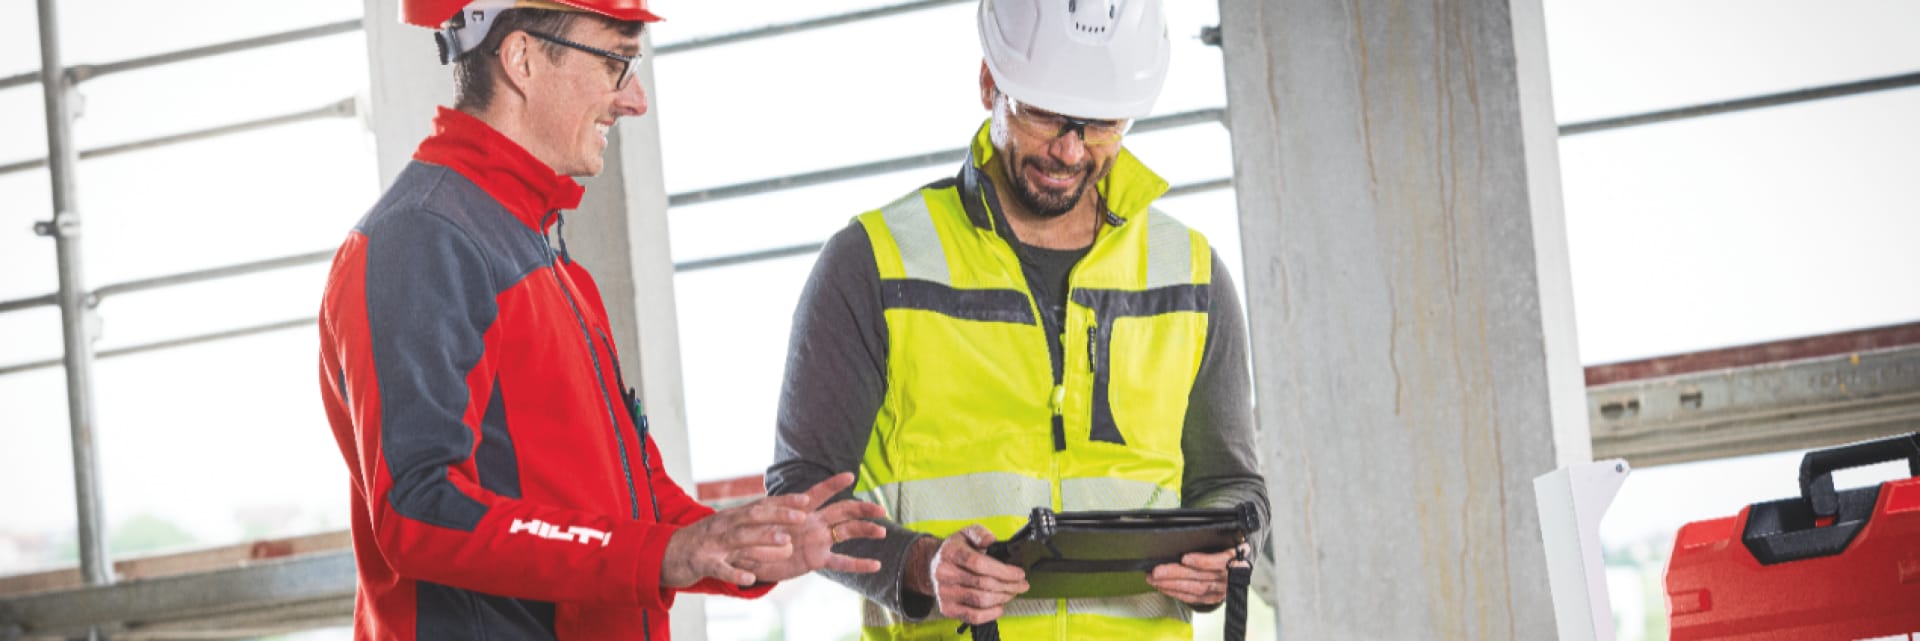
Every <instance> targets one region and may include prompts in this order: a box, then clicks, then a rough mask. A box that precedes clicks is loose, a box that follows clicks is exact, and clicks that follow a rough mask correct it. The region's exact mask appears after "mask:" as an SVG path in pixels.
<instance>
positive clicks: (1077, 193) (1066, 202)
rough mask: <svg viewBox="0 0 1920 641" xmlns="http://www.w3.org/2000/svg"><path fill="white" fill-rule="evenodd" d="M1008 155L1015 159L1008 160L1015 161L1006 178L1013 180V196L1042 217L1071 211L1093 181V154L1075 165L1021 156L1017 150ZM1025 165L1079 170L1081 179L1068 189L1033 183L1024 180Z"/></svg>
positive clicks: (1055, 170) (1046, 169)
mask: <svg viewBox="0 0 1920 641" xmlns="http://www.w3.org/2000/svg"><path fill="white" fill-rule="evenodd" d="M1009 151H1014V150H1009ZM1007 156H1008V157H1009V159H1012V160H1014V162H1013V163H1009V164H1017V165H1018V166H1014V167H1010V171H1008V172H1007V174H1008V175H1007V180H1008V181H1009V182H1011V183H1013V197H1014V198H1017V199H1019V200H1020V204H1021V206H1024V207H1026V209H1027V211H1028V212H1031V213H1033V215H1035V216H1039V217H1041V218H1059V217H1060V216H1061V215H1064V214H1066V213H1067V212H1069V211H1073V206H1074V205H1077V204H1080V197H1081V196H1082V195H1084V194H1086V193H1087V186H1088V185H1091V184H1093V181H1094V169H1095V167H1094V164H1093V159H1092V158H1088V159H1087V161H1086V162H1085V163H1082V164H1080V165H1078V166H1074V165H1068V164H1066V163H1062V162H1058V161H1055V160H1053V159H1051V158H1047V157H1045V156H1027V157H1025V158H1021V157H1020V154H1019V153H1018V152H1017V151H1014V153H1009V154H1007ZM1028 166H1031V167H1034V168H1036V169H1038V170H1040V171H1041V172H1042V173H1060V172H1062V171H1066V170H1074V171H1078V172H1079V173H1080V183H1079V184H1078V185H1075V186H1074V187H1073V188H1072V190H1070V191H1069V190H1052V189H1045V188H1042V187H1038V186H1035V185H1034V184H1033V183H1030V182H1027V172H1026V171H1025V169H1024V168H1025V167H1028Z"/></svg>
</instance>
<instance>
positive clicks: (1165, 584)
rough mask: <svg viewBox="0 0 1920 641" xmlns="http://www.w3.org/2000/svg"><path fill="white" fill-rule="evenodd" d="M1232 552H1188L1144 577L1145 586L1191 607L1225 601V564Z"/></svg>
mask: <svg viewBox="0 0 1920 641" xmlns="http://www.w3.org/2000/svg"><path fill="white" fill-rule="evenodd" d="M1233 553H1234V551H1233V550H1225V551H1221V552H1215V553H1213V554H1203V553H1200V552H1189V553H1187V555H1186V556H1182V557H1180V562H1179V563H1162V564H1160V565H1158V566H1155V567H1154V568H1153V571H1152V572H1148V573H1147V585H1150V586H1153V589H1155V590H1159V591H1160V593H1161V594H1165V595H1167V596H1170V597H1173V598H1175V599H1179V600H1180V601H1181V602H1183V603H1186V604H1187V605H1192V606H1204V605H1213V604H1215V603H1219V602H1221V601H1225V600H1227V563H1228V562H1231V561H1233Z"/></svg>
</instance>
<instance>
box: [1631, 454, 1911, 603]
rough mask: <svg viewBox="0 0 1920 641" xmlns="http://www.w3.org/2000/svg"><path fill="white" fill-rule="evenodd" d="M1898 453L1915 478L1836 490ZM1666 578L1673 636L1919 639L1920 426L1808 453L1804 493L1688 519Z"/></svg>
mask: <svg viewBox="0 0 1920 641" xmlns="http://www.w3.org/2000/svg"><path fill="white" fill-rule="evenodd" d="M1901 459H1905V460H1906V461H1907V467H1908V469H1909V471H1910V472H1911V473H1912V475H1913V476H1914V477H1916V478H1908V479H1905V480H1898V481H1889V482H1886V483H1882V484H1880V485H1878V486H1869V487H1862V488H1858V489H1851V490H1842V491H1838V492H1836V491H1834V488H1833V471H1834V470H1841V469H1846V468H1850V467H1858V466H1862V465H1871V464H1874V463H1883V462H1888V461H1898V460H1901ZM1666 583H1667V614H1668V624H1669V625H1670V626H1671V627H1670V628H1669V630H1670V639H1671V640H1672V641H1706V640H1712V641H1789V640H1790V641H1825V640H1833V641H1859V640H1862V639H1871V640H1875V641H1879V640H1883V639H1885V640H1894V639H1897V640H1900V641H1920V433H1916V434H1912V435H1908V436H1901V437H1896V438H1889V439H1883V440H1878V441H1868V442H1863V443H1856V444H1853V445H1847V446H1843V447H1838V448H1834V449H1830V450H1820V451H1816V452H1810V453H1808V454H1807V456H1806V458H1804V459H1802V460H1801V464H1800V496H1798V497H1795V498H1789V499H1782V500H1779V501H1770V502H1767V503H1757V504H1754V505H1749V506H1747V507H1746V509H1743V510H1741V511H1740V514H1738V515H1736V516H1732V517H1727V518H1720V519H1711V520H1706V521H1697V522H1694V523H1689V524H1687V525H1686V526H1685V527H1682V528H1680V533H1679V535H1678V536H1677V537H1676V538H1675V540H1674V544H1673V556H1672V558H1671V560H1670V561H1669V562H1668V564H1667V576H1666Z"/></svg>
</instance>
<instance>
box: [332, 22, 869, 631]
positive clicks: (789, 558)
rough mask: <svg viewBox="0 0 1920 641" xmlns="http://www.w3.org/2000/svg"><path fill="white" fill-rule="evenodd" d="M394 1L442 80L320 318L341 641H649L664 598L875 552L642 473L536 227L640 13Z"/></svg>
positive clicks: (808, 511)
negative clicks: (431, 37)
mask: <svg viewBox="0 0 1920 641" xmlns="http://www.w3.org/2000/svg"><path fill="white" fill-rule="evenodd" d="M563 2H564V4H563V3H556V2H550V1H546V0H471V1H469V0H403V1H402V2H401V8H402V9H401V11H402V14H403V15H402V18H403V19H404V20H405V21H406V22H408V23H410V24H416V25H421V26H428V27H435V28H438V29H439V31H438V33H437V34H436V37H437V38H438V39H439V42H440V48H441V56H442V62H450V63H452V64H453V65H454V70H455V87H456V103H455V108H453V109H446V108H442V109H441V110H440V112H439V115H438V117H436V118H435V120H434V133H433V135H432V136H431V137H429V138H427V139H426V140H425V141H424V142H422V143H421V144H420V147H419V149H418V150H416V151H415V153H414V162H413V163H411V164H409V165H408V166H407V167H406V169H404V170H403V171H402V172H401V173H400V175H399V177H398V178H397V179H395V181H394V184H393V186H392V187H390V188H389V189H388V190H387V192H386V194H385V195H383V196H382V197H381V199H380V201H379V203H377V204H375V205H374V207H373V209H372V210H371V211H369V212H368V213H367V215H366V217H365V218H364V219H362V220H361V221H360V223H359V224H358V225H357V226H355V228H354V230H353V232H352V233H351V234H349V235H348V237H347V240H346V241H345V243H343V244H342V245H341V247H340V250H339V252H338V254H336V255H335V257H334V262H333V270H332V273H331V274H330V276H329V277H328V282H327V288H326V294H325V298H324V300H323V301H322V303H321V312H320V338H321V350H320V352H321V353H320V379H321V386H322V394H323V396H324V400H325V404H326V410H327V416H328V420H329V421H330V422H331V423H332V425H333V431H334V436H335V438H336V440H337V441H338V442H339V445H340V453H341V455H342V456H343V457H344V458H345V459H346V462H347V466H348V468H349V472H350V473H351V476H352V480H353V483H352V508H353V515H352V517H353V543H354V554H355V557H356V561H357V564H358V568H359V592H358V595H357V598H356V603H355V608H354V609H355V626H354V627H355V630H354V636H355V637H356V638H357V639H400V640H412V639H422V640H424V639H477V638H488V639H585V638H591V639H648V640H650V641H665V640H666V639H667V634H668V633H667V630H668V627H667V610H668V607H669V606H670V605H672V603H673V599H674V595H675V594H677V593H678V592H680V591H682V590H691V591H696V592H707V593H715V594H728V595H733V596H744V597H755V596H759V595H761V594H765V593H766V592H767V590H768V589H770V587H771V586H770V584H771V583H772V582H774V581H780V580H783V579H787V578H791V577H795V576H798V575H801V574H804V573H806V572H811V571H813V570H817V569H821V568H830V569H833V570H836V571H851V572H872V571H874V570H877V569H878V568H879V564H878V562H876V561H872V560H865V559H854V558H850V557H845V556H840V555H836V554H833V553H832V552H831V551H830V548H831V546H832V545H833V544H834V543H836V542H839V541H844V540H847V539H849V538H877V537H880V536H883V535H884V532H883V531H882V530H881V529H880V527H879V526H878V525H875V524H873V523H870V522H868V521H866V520H865V519H870V518H876V517H880V516H883V512H882V511H881V509H880V508H879V507H878V506H875V505H873V504H870V503H862V502H858V501H842V502H839V503H835V504H833V505H831V506H827V507H825V508H822V507H821V506H822V504H824V503H825V502H826V501H827V499H828V498H830V497H831V496H833V495H834V494H836V493H838V492H841V491H843V490H845V489H846V488H847V487H848V486H850V485H851V484H852V475H851V474H841V475H839V476H836V477H834V478H832V479H829V480H827V481H825V482H822V483H820V484H819V485H816V486H814V487H813V488H812V489H811V490H810V491H808V492H806V493H804V494H800V495H793V496H783V497H774V498H767V499H762V500H760V501H756V502H754V503H752V504H748V505H745V506H740V507H735V508H731V509H728V510H723V511H720V512H715V511H714V510H712V509H710V508H707V507H705V506H702V505H700V504H699V503H697V502H695V501H694V500H693V499H691V498H689V497H688V496H687V494H686V492H684V491H683V490H681V488H680V487H679V486H678V485H676V484H675V483H674V482H673V480H672V479H670V478H668V477H667V476H666V475H665V474H664V473H662V472H660V471H658V470H657V469H656V468H657V467H658V463H657V461H659V459H660V452H659V450H658V449H657V448H655V447H654V444H653V441H652V439H650V438H648V436H647V424H646V418H645V416H644V414H642V413H641V411H640V405H639V403H638V402H637V400H636V398H635V394H634V392H633V391H632V390H631V389H629V388H627V387H626V385H625V383H624V382H623V381H621V379H620V364H619V355H618V354H616V353H615V351H614V347H613V339H612V336H611V333H610V331H609V329H608V322H607V313H606V309H605V307H604V306H603V305H602V303H601V300H600V294H599V291H598V289H597V288H596V287H595V285H594V283H593V279H592V277H591V276H589V275H588V274H587V271H586V270H585V269H584V268H582V267H581V266H580V265H578V264H576V263H574V262H573V261H572V260H571V259H569V258H568V256H567V254H566V252H565V249H564V247H565V245H564V244H563V245H562V249H561V250H560V251H558V252H556V251H555V250H554V249H553V247H552V246H551V245H550V244H549V243H548V241H547V238H548V236H547V230H548V229H549V228H551V227H552V226H553V225H554V224H555V223H556V222H557V221H558V220H559V218H560V212H561V210H565V209H572V208H574V207H575V206H577V205H578V204H579V202H580V196H581V191H582V190H581V187H580V185H579V184H578V183H576V182H574V180H573V179H572V178H571V176H590V175H594V174H597V173H599V171H600V169H601V157H600V154H601V152H602V151H603V150H604V149H605V147H606V135H607V132H608V130H609V129H610V128H611V127H612V126H613V123H614V121H615V120H617V119H619V118H620V117H623V116H638V115H640V114H643V113H646V110H647V103H646V96H645V95H644V94H643V93H642V90H641V88H640V86H639V83H638V82H637V81H635V80H634V78H633V67H634V62H635V58H637V57H638V54H639V51H640V39H639V36H640V32H641V29H642V28H643V27H644V25H645V23H646V22H651V21H654V20H657V19H658V18H656V17H655V16H654V15H653V14H652V13H649V12H648V11H647V9H646V6H645V5H646V2H645V0H563Z"/></svg>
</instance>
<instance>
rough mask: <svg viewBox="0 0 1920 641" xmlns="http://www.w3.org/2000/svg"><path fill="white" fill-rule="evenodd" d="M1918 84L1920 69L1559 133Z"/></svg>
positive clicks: (1592, 123) (1597, 123)
mask: <svg viewBox="0 0 1920 641" xmlns="http://www.w3.org/2000/svg"><path fill="white" fill-rule="evenodd" d="M1915 86H1920V72H1914V73H1908V74H1901V75H1897V76H1886V77H1882V78H1871V79H1867V80H1860V81H1856V82H1843V83H1840V84H1834V85H1823V86H1819V87H1810V88H1807V89H1797V90H1794V91H1783V92H1780V93H1771V94H1765V95H1760V96H1751V97H1747V98H1738V99H1734V100H1723V101H1720V102H1709V103H1704V104H1698V105H1690V106H1686V107H1679V108H1675V109H1663V110H1660V111H1650V112H1647V113H1640V114H1633V115H1629V116H1617V117H1613V118H1602V119H1599V120H1589V121H1586V122H1576V123H1570V124H1565V125H1560V135H1561V136H1562V137H1565V136H1578V135H1580V134H1590V133H1594V132H1598V131H1608V130H1613V129H1624V128H1627V127H1638V126H1641V125H1651V124H1654V123H1660V122H1669V121H1674V120H1685V119H1688V118H1699V117H1702V116H1715V115H1719V114H1725V113H1733V112H1736V111H1748V110H1752V109H1762V108H1766V107H1778V106H1780V105H1791V104H1795V103H1801V102H1811V101H1815V100H1825V99H1828V98H1839V97H1841V96H1855V95H1859V94H1864V93H1873V92H1876V91H1887V90H1891V89H1904V88H1907V87H1915Z"/></svg>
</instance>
